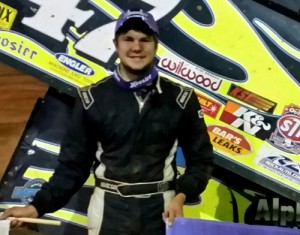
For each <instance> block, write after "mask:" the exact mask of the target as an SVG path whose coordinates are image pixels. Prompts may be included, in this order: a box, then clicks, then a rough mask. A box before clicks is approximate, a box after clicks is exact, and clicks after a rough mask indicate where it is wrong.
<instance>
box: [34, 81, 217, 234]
mask: <svg viewBox="0 0 300 235" xmlns="http://www.w3.org/2000/svg"><path fill="white" fill-rule="evenodd" d="M80 96H81V101H78V102H77V103H76V105H75V108H74V113H73V115H72V120H70V122H71V128H70V129H69V131H68V133H67V134H66V136H65V137H64V139H63V141H62V144H61V153H60V157H59V162H60V164H59V166H58V167H57V168H56V170H55V173H54V175H53V176H52V177H51V179H50V180H49V183H46V184H44V185H43V187H42V188H41V190H40V191H39V192H38V193H37V194H36V196H35V198H34V200H33V202H32V203H31V204H32V205H34V206H35V207H36V209H37V210H38V213H39V215H40V216H41V215H43V214H44V213H48V212H53V211H56V210H58V209H59V208H61V207H63V206H64V205H65V204H66V203H67V202H68V200H69V199H70V197H71V196H72V195H73V194H74V193H75V192H76V191H77V190H78V189H79V188H80V187H81V186H82V185H83V184H84V182H85V181H86V179H87V177H88V176H89V174H90V169H91V166H94V173H95V177H96V178H98V179H109V180H112V182H118V183H120V182H121V183H133V184H134V183H137V184H140V183H146V186H147V184H148V183H149V182H165V181H169V182H174V183H175V186H174V188H169V189H167V191H163V190H162V191H160V190H157V191H155V190H154V192H153V193H149V192H147V193H145V194H142V195H134V192H133V193H132V194H131V195H129V196H128V195H125V196H124V195H123V196H121V195H119V194H118V192H116V191H110V190H109V187H108V188H107V189H108V190H106V189H105V188H101V187H95V190H94V194H93V195H92V197H91V201H90V205H89V209H88V218H89V222H88V223H89V224H88V228H89V234H90V235H98V234H100V235H107V234H109V235H114V234H116V235H117V234H118V235H122V234H124V235H125V234H134V235H137V234H144V235H151V234H153V235H154V234H155V235H160V234H164V230H165V229H164V223H163V221H162V212H163V211H164V210H165V209H166V207H167V206H168V203H169V202H170V201H171V200H172V198H173V197H174V196H175V194H176V193H179V192H182V193H184V194H185V195H186V196H187V202H189V201H194V200H197V199H198V197H199V194H200V193H201V192H202V191H203V190H204V189H205V187H206V185H207V183H208V180H209V178H210V175H211V170H212V165H213V158H212V146H211V144H210V141H209V136H208V133H207V129H206V126H205V123H204V119H203V116H202V112H201V109H200V105H199V102H198V100H197V97H196V95H195V93H194V92H193V90H192V89H190V88H187V87H184V86H181V85H178V84H175V83H173V82H171V81H169V80H168V79H165V78H163V77H158V78H157V82H156V85H155V86H153V88H152V89H151V90H150V91H149V92H148V94H147V96H146V98H145V99H144V100H142V99H141V97H140V96H138V95H137V92H133V91H130V90H126V89H124V88H122V87H120V86H119V85H118V84H117V83H116V81H115V80H114V79H113V78H112V76H110V77H107V78H106V79H104V80H102V81H100V82H99V83H97V84H96V85H93V86H90V87H88V88H85V89H81V91H80ZM178 146H181V147H182V150H183V154H184V156H185V158H186V170H185V173H184V174H183V175H182V176H181V177H180V178H178V179H177V171H176V162H175V160H176V159H175V155H176V149H177V147H178ZM104 185H105V184H104ZM109 186H110V185H109Z"/></svg>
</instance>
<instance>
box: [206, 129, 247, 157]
mask: <svg viewBox="0 0 300 235" xmlns="http://www.w3.org/2000/svg"><path fill="white" fill-rule="evenodd" d="M207 129H208V133H209V135H210V140H211V143H212V144H213V146H214V147H216V148H217V149H220V150H223V151H225V152H228V153H231V154H233V155H245V154H248V153H250V152H251V145H250V143H249V142H248V140H247V139H246V138H245V137H244V136H242V135H241V134H239V133H237V132H235V131H233V130H231V129H229V128H227V127H224V126H219V125H211V126H208V128H207Z"/></svg>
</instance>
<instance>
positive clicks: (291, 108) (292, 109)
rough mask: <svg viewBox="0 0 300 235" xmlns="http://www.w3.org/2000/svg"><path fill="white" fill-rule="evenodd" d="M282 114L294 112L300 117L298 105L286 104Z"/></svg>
mask: <svg viewBox="0 0 300 235" xmlns="http://www.w3.org/2000/svg"><path fill="white" fill-rule="evenodd" d="M282 114H294V115H296V116H299V117H300V106H297V105H295V104H290V105H286V106H285V107H284V109H283V112H282Z"/></svg>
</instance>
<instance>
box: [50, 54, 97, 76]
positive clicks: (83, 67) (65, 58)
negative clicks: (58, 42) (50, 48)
mask: <svg viewBox="0 0 300 235" xmlns="http://www.w3.org/2000/svg"><path fill="white" fill-rule="evenodd" d="M55 57H56V59H57V60H58V61H59V62H60V63H61V64H62V65H64V66H66V67H67V68H69V69H71V70H73V71H75V72H78V73H81V74H84V75H87V76H92V75H94V70H93V69H92V68H91V67H90V66H88V65H87V64H85V63H83V62H82V61H80V60H79V59H77V58H74V57H73V56H70V55H68V54H64V53H57V54H56V55H55Z"/></svg>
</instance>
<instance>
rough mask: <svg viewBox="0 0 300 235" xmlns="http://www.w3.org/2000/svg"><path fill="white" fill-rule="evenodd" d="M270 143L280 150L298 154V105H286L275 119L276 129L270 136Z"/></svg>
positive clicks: (299, 124)
mask: <svg viewBox="0 0 300 235" xmlns="http://www.w3.org/2000/svg"><path fill="white" fill-rule="evenodd" d="M269 140H270V143H272V144H273V145H274V146H276V147H277V148H279V149H280V150H283V151H286V152H288V153H293V154H296V155H299V154H300V107H299V106H296V105H293V104H291V105H287V106H285V108H284V111H283V116H282V117H280V118H279V119H278V121H277V129H276V130H275V131H274V132H273V133H272V135H271V136H270V139H269Z"/></svg>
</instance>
